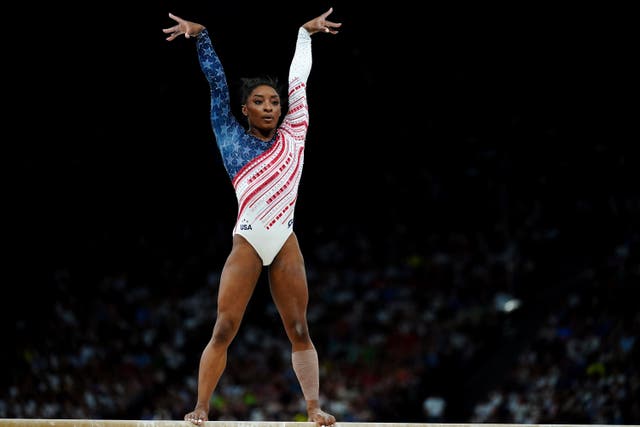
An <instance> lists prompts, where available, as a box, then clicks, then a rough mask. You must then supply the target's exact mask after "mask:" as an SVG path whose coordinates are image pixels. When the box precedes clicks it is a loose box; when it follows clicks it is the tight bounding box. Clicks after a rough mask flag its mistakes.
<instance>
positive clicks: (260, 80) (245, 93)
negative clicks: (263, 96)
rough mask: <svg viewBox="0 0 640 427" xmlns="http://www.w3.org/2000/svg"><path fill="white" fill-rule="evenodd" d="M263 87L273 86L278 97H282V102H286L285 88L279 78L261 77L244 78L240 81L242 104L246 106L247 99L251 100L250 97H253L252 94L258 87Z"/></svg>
mask: <svg viewBox="0 0 640 427" xmlns="http://www.w3.org/2000/svg"><path fill="white" fill-rule="evenodd" d="M262 85H266V86H271V87H272V88H274V89H275V91H276V93H277V94H278V96H280V99H281V101H285V97H284V96H283V93H284V88H283V87H282V85H281V84H280V81H279V80H278V78H277V77H271V76H259V77H244V78H242V79H240V104H241V105H243V104H246V103H247V99H249V95H251V92H252V91H253V90H254V89H255V88H257V87H258V86H262Z"/></svg>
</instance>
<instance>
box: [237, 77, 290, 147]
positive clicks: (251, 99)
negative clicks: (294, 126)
mask: <svg viewBox="0 0 640 427" xmlns="http://www.w3.org/2000/svg"><path fill="white" fill-rule="evenodd" d="M242 114H244V115H245V116H246V117H247V120H248V121H249V132H250V133H252V134H254V135H255V136H258V137H262V138H270V137H271V136H273V131H274V130H275V128H276V127H277V126H278V120H280V115H281V114H282V106H281V104H280V96H279V95H278V92H277V91H276V90H275V89H274V88H272V87H271V86H269V85H260V86H257V87H256V88H255V89H253V91H251V94H250V95H249V96H248V97H247V100H246V103H245V104H244V105H243V106H242ZM256 132H257V133H258V134H257V133H256Z"/></svg>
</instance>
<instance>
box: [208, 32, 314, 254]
mask: <svg viewBox="0 0 640 427" xmlns="http://www.w3.org/2000/svg"><path fill="white" fill-rule="evenodd" d="M198 52H199V58H200V64H201V68H202V69H203V71H204V73H205V75H206V76H207V78H208V80H209V83H210V86H211V95H212V101H211V123H212V126H213V130H214V133H215V135H216V141H217V144H218V147H219V149H220V152H221V154H222V158H223V161H224V163H225V168H226V169H227V172H228V173H229V176H230V177H231V180H232V183H233V187H234V189H235V192H236V198H237V200H238V217H237V221H236V224H235V226H234V228H233V234H234V235H235V234H240V235H242V236H243V237H244V238H245V239H247V241H248V242H249V243H250V244H251V245H252V246H253V247H254V248H255V250H256V252H257V253H258V255H259V256H260V258H261V259H262V263H263V265H269V264H271V262H272V261H273V259H274V258H275V256H276V255H277V254H278V252H279V251H280V249H281V248H282V246H283V244H284V242H285V241H286V240H287V238H288V237H289V236H290V235H291V233H292V232H293V219H294V212H295V207H296V201H297V197H298V186H299V184H300V178H301V176H302V167H303V164H304V145H305V138H306V135H307V129H308V126H309V112H308V106H307V97H306V82H307V78H308V77H309V73H310V71H311V62H312V61H311V36H310V35H309V33H308V32H307V31H306V30H305V29H304V28H302V27H300V28H299V30H298V39H297V42H296V49H295V53H294V56H293V60H292V61H291V65H290V68H289V79H288V81H289V86H288V104H289V109H288V111H287V114H286V115H285V117H284V118H283V120H282V123H281V124H280V126H279V127H278V129H277V130H276V134H275V137H274V138H273V139H272V140H271V141H267V142H265V141H261V140H259V139H258V138H255V137H254V136H252V135H250V134H248V133H246V132H245V130H244V128H243V127H242V126H241V125H240V124H239V123H238V122H237V121H236V119H235V118H234V117H233V115H232V114H231V113H230V109H229V107H228V104H229V102H228V100H229V96H228V89H227V85H226V80H225V79H224V73H223V72H222V67H221V65H220V63H219V60H218V58H217V55H215V52H214V51H213V48H212V47H211V43H210V40H209V37H208V34H207V33H206V32H203V34H202V35H201V36H199V38H198Z"/></svg>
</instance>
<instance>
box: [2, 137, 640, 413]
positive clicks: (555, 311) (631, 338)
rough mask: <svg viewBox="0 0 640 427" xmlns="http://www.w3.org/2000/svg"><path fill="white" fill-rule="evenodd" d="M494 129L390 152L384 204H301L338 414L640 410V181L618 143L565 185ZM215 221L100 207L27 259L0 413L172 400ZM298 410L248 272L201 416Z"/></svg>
mask: <svg viewBox="0 0 640 427" xmlns="http://www.w3.org/2000/svg"><path fill="white" fill-rule="evenodd" d="M501 149H504V147H499V146H491V145H490V144H487V143H485V144H480V143H478V141H468V145H467V146H465V147H464V150H465V151H464V152H465V153H467V154H466V155H465V157H461V158H459V162H458V163H452V164H455V167H452V168H451V169H449V170H443V169H439V168H438V167H437V166H435V165H434V166H431V167H430V166H429V165H426V167H424V168H412V169H411V170H409V171H406V174H405V175H403V176H402V181H403V182H412V183H414V184H413V185H415V188H419V189H420V190H419V191H418V195H414V199H415V198H416V197H417V198H419V199H420V204H421V205H422V204H424V205H425V206H426V208H424V211H422V210H417V206H404V207H402V208H401V207H399V203H400V201H401V200H402V197H403V196H402V194H399V195H397V197H398V200H390V201H389V203H390V205H393V206H395V207H396V209H397V211H395V210H394V209H393V208H392V207H391V206H389V210H388V213H385V215H386V217H385V220H384V221H380V222H379V223H377V222H372V223H358V224H352V223H339V222H336V223H332V224H314V223H312V221H310V220H308V221H304V220H302V221H303V222H302V223H301V224H300V226H299V227H298V234H299V239H300V242H301V246H302V248H303V252H304V254H305V260H306V264H307V268H308V281H309V290H310V303H309V313H308V318H309V324H310V330H311V334H312V337H313V339H314V342H315V344H316V347H317V350H318V353H319V357H320V363H321V399H322V401H323V403H324V407H325V409H326V410H327V411H329V412H332V413H334V414H335V415H336V417H337V418H338V420H340V421H354V422H355V421H359V422H457V423H461V422H462V423H464V422H474V423H483V422H505V423H532V424H538V423H583V424H638V423H639V422H640V406H639V403H638V402H640V374H639V370H638V369H639V367H640V363H639V361H640V357H638V353H639V345H640V344H639V343H638V337H640V314H639V313H640V311H639V310H638V309H637V307H638V305H637V300H636V299H635V298H634V297H633V295H634V293H633V292H634V290H635V291H636V292H637V288H638V286H640V280H639V279H640V251H639V249H640V233H639V231H640V230H639V229H638V228H637V219H635V218H637V217H638V216H639V215H640V199H639V198H638V197H637V195H633V192H632V191H627V188H629V184H627V187H623V186H621V185H620V184H621V183H622V182H625V180H627V179H628V175H626V174H627V173H628V170H627V169H626V168H628V167H629V166H625V165H624V163H622V162H620V161H619V160H620V157H621V155H620V154H619V153H618V152H616V151H615V149H606V148H604V149H603V148H602V147H598V146H589V147H585V148H584V152H585V153H587V154H585V156H587V157H589V158H596V157H597V158H598V159H599V160H600V162H601V163H600V164H601V165H602V166H603V169H604V173H603V174H602V175H601V176H600V177H598V178H597V179H596V178H593V182H591V183H588V184H593V185H590V187H589V189H588V191H587V190H584V191H582V190H577V191H572V192H568V191H567V190H568V189H569V188H572V186H574V185H576V182H574V181H572V180H571V178H563V177H564V176H565V175H566V173H567V171H568V170H572V169H573V170H575V168H576V167H580V163H569V164H567V163H566V162H567V161H570V159H569V157H568V156H563V155H562V154H563V153H559V155H558V157H557V160H556V161H555V162H552V163H549V162H547V163H545V165H546V167H545V168H543V169H536V166H535V165H534V166H531V168H529V169H527V168H523V167H521V166H520V165H521V164H524V162H522V159H519V158H518V157H517V156H516V154H514V153H513V152H508V151H506V152H505V151H502V150H501ZM603 150H604V151H603ZM452 151H454V150H453V149H452ZM441 154H442V153H441ZM556 154H558V153H556ZM519 156H524V157H526V156H527V154H526V153H522V152H520V154H519ZM527 160H531V159H527ZM584 160H585V158H584V157H583V158H582V161H584ZM574 161H575V160H574ZM520 162H522V163H520ZM388 174H389V175H388V176H387V177H386V180H385V182H386V183H387V185H388V186H389V190H390V192H391V193H395V194H398V192H400V193H402V191H403V190H397V191H396V189H398V188H399V187H398V186H399V185H400V183H399V182H398V181H399V180H400V178H399V177H398V175H394V174H393V173H392V172H388ZM407 175H408V176H407ZM569 176H570V174H569ZM605 176H606V178H603V177H605ZM611 186H615V190H612V191H609V188H613V187H611ZM631 187H632V186H631ZM354 197H356V198H357V196H354ZM390 197H394V196H390ZM396 202H398V203H396ZM416 203H417V202H416ZM300 215H303V214H302V213H301V214H300ZM304 215H311V213H310V212H308V213H306V214H304ZM404 217H411V221H412V222H411V223H407V221H404V220H403V218H404ZM225 221H226V222H225ZM416 224H419V226H416ZM381 225H382V226H381ZM231 226H232V224H231V223H230V222H228V219H227V220H220V221H218V220H215V221H211V222H207V221H201V220H197V221H193V222H189V221H186V220H181V221H176V222H175V223H174V224H173V225H172V226H171V227H163V226H161V225H157V226H147V227H141V228H136V227H133V226H130V227H128V228H127V227H119V226H118V227H116V226H114V227H108V226H106V230H102V231H100V232H96V233H95V235H90V236H89V237H86V238H83V239H84V240H82V242H83V244H84V246H83V245H79V246H78V247H74V248H71V249H69V248H67V250H66V252H65V254H64V256H57V257H56V256H55V255H54V254H52V256H51V259H52V260H51V262H50V263H48V264H47V265H48V268H47V269H44V270H43V271H42V274H39V275H35V276H34V277H35V278H36V279H37V280H39V281H40V282H39V283H37V284H36V285H32V286H34V288H33V292H38V293H39V294H40V296H41V299H42V302H40V303H34V304H36V309H37V310H31V311H17V312H16V313H15V314H13V315H12V319H13V320H14V321H15V329H14V330H12V331H10V333H9V336H11V337H12V339H11V340H10V342H11V343H12V345H10V346H8V347H5V349H3V352H4V353H5V355H4V356H3V357H4V358H5V359H6V363H5V367H6V369H5V370H6V372H5V373H4V374H3V375H2V377H1V378H2V382H3V384H2V387H1V388H0V417H2V418H13V417H21V418H22V417H24V418H88V419H142V420H151V419H153V420H163V419H165V420H169V419H182V417H183V415H184V413H186V412H187V411H189V410H190V409H192V407H193V405H194V404H195V398H196V380H197V378H196V374H197V364H198V361H199V357H200V352H201V350H202V348H203V346H204V345H205V344H206V342H207V340H208V337H209V335H210V334H211V328H212V326H213V321H214V317H215V313H216V294H217V292H216V291H217V286H218V282H219V275H220V270H221V268H222V263H223V262H224V258H223V256H224V255H225V254H226V253H227V252H228V249H229V245H230V243H231V239H230V235H229V231H230V230H231ZM79 241H80V239H75V240H74V241H73V242H74V243H78V242H79ZM70 246H73V244H72V245H70ZM71 255H73V256H71ZM25 292H31V290H27V291H25ZM34 311H35V312H34ZM12 326H13V325H9V328H11V327H12ZM7 363H8V364H7ZM305 413H306V411H305V405H304V401H303V400H302V397H301V392H300V390H299V386H298V383H297V380H296V378H295V376H294V374H293V371H292V369H291V363H290V348H289V343H288V340H287V338H286V336H285V335H284V332H283V328H282V326H281V324H280V318H279V316H278V314H277V311H276V310H275V307H274V305H273V303H272V301H271V298H270V295H269V291H268V283H267V282H266V278H264V279H261V282H260V284H259V285H258V287H257V289H256V292H255V295H254V297H253V299H252V300H251V302H250V305H249V307H248V310H247V313H246V317H245V319H244V322H243V324H242V325H241V328H240V332H239V334H238V336H237V337H236V339H235V340H234V342H233V343H232V345H231V348H230V353H229V359H228V365H227V370H226V371H225V373H224V374H223V376H222V379H221V382H220V384H219V386H218V388H217V390H216V392H215V393H214V396H213V397H212V401H211V414H210V418H211V419H216V420H266V421H302V420H305Z"/></svg>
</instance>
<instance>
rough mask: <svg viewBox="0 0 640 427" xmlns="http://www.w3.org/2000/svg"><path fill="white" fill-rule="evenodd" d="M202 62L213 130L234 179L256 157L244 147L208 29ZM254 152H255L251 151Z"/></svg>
mask: <svg viewBox="0 0 640 427" xmlns="http://www.w3.org/2000/svg"><path fill="white" fill-rule="evenodd" d="M196 47H197V50H198V61H199V62H200V69H201V70H202V72H203V73H204V75H205V77H206V79H207V81H208V82H209V88H210V91H211V126H212V128H213V133H214V135H215V137H216V143H217V145H218V149H219V150H220V154H221V156H222V160H223V162H224V166H225V169H226V170H227V173H228V174H229V176H230V177H231V178H233V177H234V176H235V175H236V173H237V172H238V171H239V170H240V169H241V168H242V166H244V165H245V164H246V163H247V162H248V161H250V160H251V159H252V158H253V157H254V156H255V154H256V153H255V151H254V152H249V151H248V150H247V148H248V147H249V146H250V144H249V145H246V144H244V142H246V141H245V140H246V139H247V134H246V132H245V129H244V127H243V126H242V125H241V124H240V123H239V122H238V120H237V119H236V118H235V116H234V115H233V114H232V112H231V102H230V97H229V87H228V85H227V79H226V77H225V74H224V69H223V67H222V63H221V62H220V59H219V58H218V55H217V54H216V51H215V49H214V48H213V45H212V43H211V38H210V37H209V32H208V31H207V30H206V29H204V30H203V31H202V32H201V33H200V34H199V35H198V38H197V43H196ZM251 151H253V150H251Z"/></svg>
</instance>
